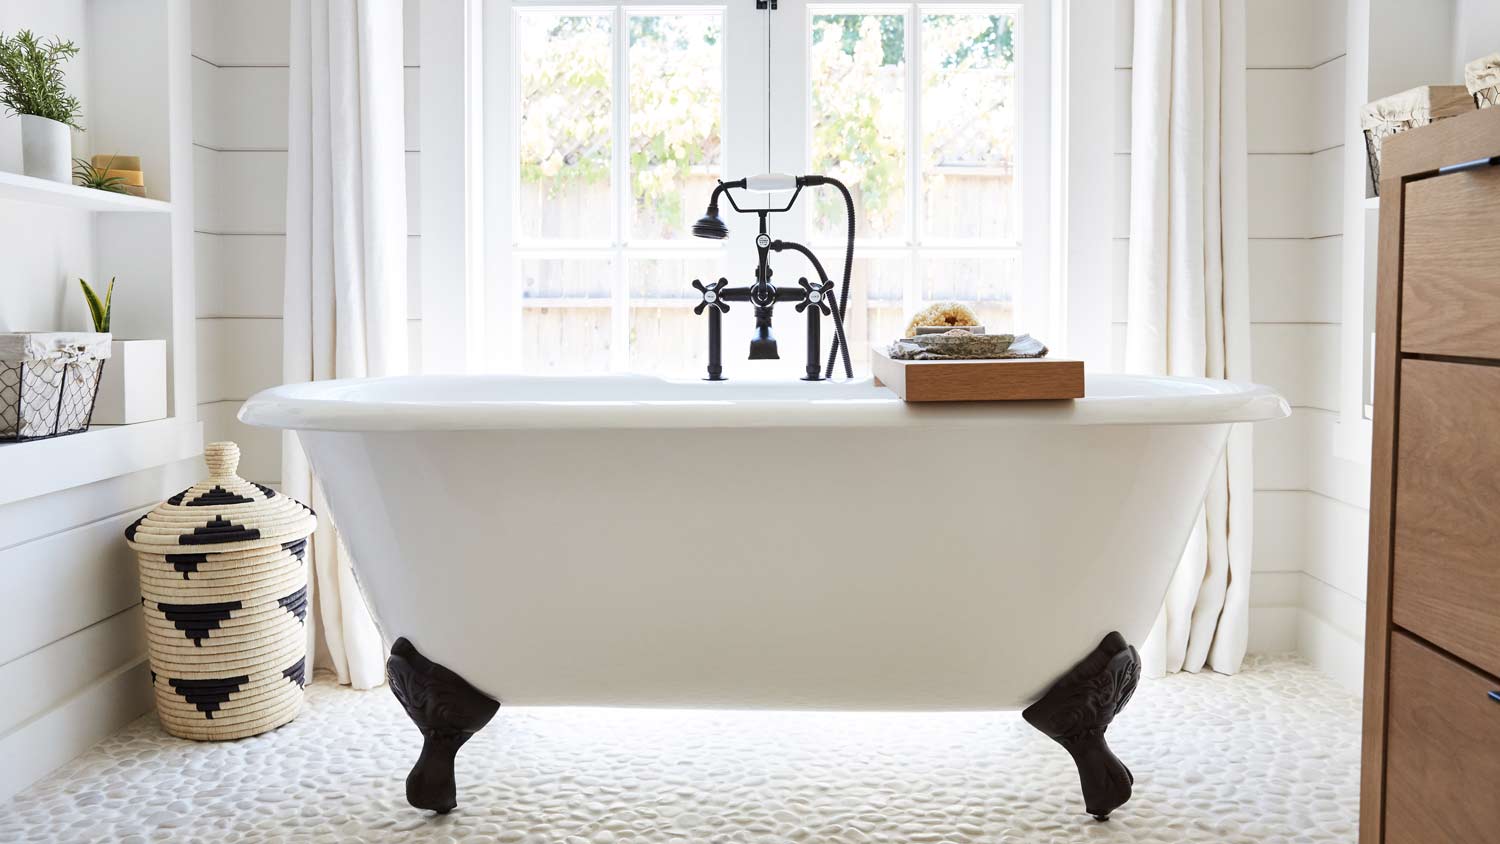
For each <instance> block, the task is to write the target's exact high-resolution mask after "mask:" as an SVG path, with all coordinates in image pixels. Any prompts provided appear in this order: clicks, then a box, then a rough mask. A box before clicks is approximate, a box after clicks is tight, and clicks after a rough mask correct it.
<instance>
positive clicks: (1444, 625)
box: [1391, 360, 1500, 708]
mask: <svg viewBox="0 0 1500 844" xmlns="http://www.w3.org/2000/svg"><path fill="white" fill-rule="evenodd" d="M1497 432H1500V366H1478V365H1470V364H1461V363H1443V362H1438V361H1425V360H1406V361H1403V362H1402V364H1401V410H1400V424H1399V426H1398V428H1397V443H1396V449H1397V453H1398V454H1399V461H1400V462H1399V463H1398V464H1397V466H1398V468H1397V470H1396V529H1395V543H1394V551H1393V568H1394V572H1393V576H1392V587H1391V588H1392V592H1391V617H1392V620H1394V621H1395V622H1396V624H1398V625H1400V626H1401V627H1404V628H1406V629H1408V630H1410V631H1412V632H1413V633H1416V634H1417V635H1418V636H1421V637H1422V638H1424V639H1426V640H1427V641H1429V642H1432V643H1433V644H1435V645H1438V646H1439V647H1441V648H1443V649H1444V650H1447V651H1451V652H1452V653H1453V654H1454V655H1455V656H1457V657H1459V658H1460V659H1463V660H1465V661H1467V662H1470V663H1473V664H1474V665H1476V666H1478V667H1480V668H1482V669H1484V670H1485V671H1488V672H1490V673H1491V674H1496V675H1500V433H1497ZM1497 708H1500V707H1497Z"/></svg>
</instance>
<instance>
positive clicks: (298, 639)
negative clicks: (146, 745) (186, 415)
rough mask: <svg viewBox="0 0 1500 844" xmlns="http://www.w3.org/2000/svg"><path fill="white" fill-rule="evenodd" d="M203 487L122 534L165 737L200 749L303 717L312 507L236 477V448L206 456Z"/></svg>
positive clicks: (214, 446) (222, 447) (221, 446)
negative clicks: (196, 743) (135, 574)
mask: <svg viewBox="0 0 1500 844" xmlns="http://www.w3.org/2000/svg"><path fill="white" fill-rule="evenodd" d="M203 457H204V461H205V462H206V463H207V464H208V470H209V477H208V479H207V480H205V481H203V482H201V483H198V484H195V485H194V486H192V487H190V488H188V489H186V490H183V491H182V492H180V493H178V494H177V495H174V496H172V497H171V498H170V499H168V500H167V501H166V502H164V503H162V504H161V505H159V506H157V507H156V508H155V509H153V510H152V511H151V512H150V513H148V514H146V515H145V516H142V517H141V518H140V519H139V520H137V521H136V522H135V523H134V524H132V525H131V526H130V527H129V528H128V529H126V531H125V538H126V540H127V541H128V543H129V545H130V547H131V549H132V550H134V551H135V552H136V555H137V559H138V563H139V569H140V580H141V603H142V606H143V608H144V610H145V615H146V640H147V646H148V650H149V653H150V658H151V675H152V681H153V684H154V686H155V690H156V711H157V716H158V718H159V719H160V720H161V724H162V727H163V728H165V729H166V731H167V732H169V733H171V734H172V735H174V736H178V737H180V738H187V739H196V740H200V741H221V740H228V739H237V738H244V737H246V736H252V735H257V734H259V733H263V732H267V731H269V730H273V729H275V728H277V727H280V726H282V725H283V724H286V723H288V722H290V721H291V720H292V719H294V718H296V717H297V714H298V713H299V712H300V711H301V708H302V687H303V685H304V683H305V681H306V664H307V662H306V656H307V629H306V620H307V567H306V563H305V559H304V558H305V557H306V550H307V541H308V537H309V536H310V535H311V534H312V532H313V530H314V529H315V528H316V527H317V517H316V516H315V515H314V514H313V511H312V510H311V509H310V508H308V507H307V505H305V504H303V503H301V502H299V501H297V500H296V499H294V498H290V497H287V496H284V495H281V494H279V493H277V492H276V491H275V490H273V489H271V488H269V487H266V486H262V485H260V484H255V483H251V482H249V481H246V480H244V479H243V478H240V477H239V476H238V475H236V474H235V472H236V470H237V469H238V466H239V459H240V450H239V447H238V446H236V445H235V444H234V443H230V442H222V443H210V444H209V445H208V446H207V447H206V448H205V449H204V455H203Z"/></svg>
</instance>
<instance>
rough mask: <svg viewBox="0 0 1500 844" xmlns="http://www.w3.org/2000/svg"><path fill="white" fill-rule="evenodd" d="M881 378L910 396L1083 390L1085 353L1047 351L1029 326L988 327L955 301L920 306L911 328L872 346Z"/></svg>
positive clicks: (990, 396)
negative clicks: (1016, 329)
mask: <svg viewBox="0 0 1500 844" xmlns="http://www.w3.org/2000/svg"><path fill="white" fill-rule="evenodd" d="M870 351H871V353H870V368H871V370H872V371H873V373H874V376H875V385H876V386H883V387H886V388H888V389H890V390H891V391H892V392H894V393H896V395H898V396H900V397H901V399H902V400H903V401H907V402H929V401H1034V400H1049V399H1075V398H1082V397H1083V395H1084V378H1083V361H1075V360H1058V359H1055V358H1047V357H1046V356H1047V347H1046V346H1045V345H1043V344H1042V343H1041V342H1039V341H1038V340H1036V339H1035V338H1033V337H1031V336H1030V335H1027V334H1020V335H1016V334H985V333H984V327H983V326H981V325H979V321H978V319H977V317H976V316H975V315H974V312H973V311H972V310H971V309H970V308H969V307H968V306H966V305H962V304H960V303H956V302H939V303H937V304H935V305H932V306H929V307H928V308H926V309H924V310H922V311H920V312H919V313H918V314H917V315H916V316H915V317H913V318H912V321H911V323H910V324H909V325H908V326H907V328H906V336H905V337H904V338H902V339H900V340H897V341H896V342H894V343H892V344H890V345H883V344H875V345H874V346H873V347H872V348H871V350H870Z"/></svg>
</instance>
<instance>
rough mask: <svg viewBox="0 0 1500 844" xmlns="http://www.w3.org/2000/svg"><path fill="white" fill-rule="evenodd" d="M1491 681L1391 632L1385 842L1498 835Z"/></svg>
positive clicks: (1499, 732) (1499, 740)
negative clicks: (1490, 695)
mask: <svg viewBox="0 0 1500 844" xmlns="http://www.w3.org/2000/svg"><path fill="white" fill-rule="evenodd" d="M1493 688H1494V687H1493V685H1492V679H1491V678H1490V677H1487V676H1485V675H1483V674H1480V673H1479V672H1477V671H1474V670H1473V669H1470V668H1468V667H1467V666H1465V665H1463V664H1462V663H1459V662H1457V661H1455V660H1454V659H1452V658H1451V657H1448V656H1446V655H1445V654H1444V653H1443V652H1442V651H1440V650H1438V649H1437V648H1434V647H1432V646H1431V645H1425V644H1422V643H1421V642H1419V641H1417V640H1416V639H1414V638H1412V637H1411V636H1408V635H1407V634H1405V633H1402V632H1400V631H1397V632H1396V633H1395V634H1394V635H1393V636H1392V637H1391V682H1390V718H1389V727H1388V730H1387V738H1386V809H1385V821H1386V832H1385V840H1386V841H1387V842H1389V844H1398V842H1399V844H1408V842H1409V844H1433V842H1439V841H1442V842H1459V841H1494V840H1495V837H1496V835H1497V834H1500V800H1496V799H1495V784H1496V783H1497V782H1500V713H1497V712H1496V710H1497V709H1500V703H1496V702H1495V701H1493V700H1491V699H1490V697H1489V693H1490V691H1492V690H1493Z"/></svg>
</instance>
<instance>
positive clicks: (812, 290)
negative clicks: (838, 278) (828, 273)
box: [797, 278, 833, 316]
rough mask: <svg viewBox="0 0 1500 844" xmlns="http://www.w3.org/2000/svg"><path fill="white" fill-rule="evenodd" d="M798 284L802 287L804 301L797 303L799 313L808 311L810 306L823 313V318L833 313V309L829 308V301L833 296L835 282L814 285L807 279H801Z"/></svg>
mask: <svg viewBox="0 0 1500 844" xmlns="http://www.w3.org/2000/svg"><path fill="white" fill-rule="evenodd" d="M797 283H798V284H800V285H802V301H800V302H798V303H797V313H799V314H800V313H802V312H803V311H805V310H807V307H808V306H809V305H811V306H813V307H814V308H817V309H818V310H819V311H822V312H823V316H828V315H830V314H832V313H833V309H832V308H830V307H829V306H828V299H829V297H830V296H832V295H833V282H830V281H824V282H820V283H818V284H813V283H812V282H810V281H808V280H807V279H805V278H799V279H797Z"/></svg>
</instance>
